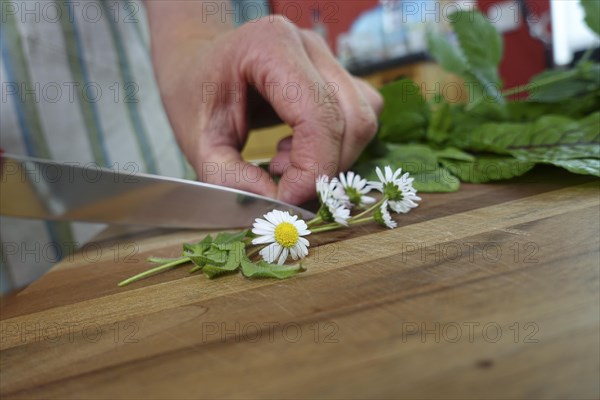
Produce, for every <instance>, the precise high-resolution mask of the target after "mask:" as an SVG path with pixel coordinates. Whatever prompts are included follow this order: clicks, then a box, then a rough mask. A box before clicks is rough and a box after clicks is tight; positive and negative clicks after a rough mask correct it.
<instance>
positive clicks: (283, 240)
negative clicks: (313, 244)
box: [275, 222, 299, 247]
mask: <svg viewBox="0 0 600 400" xmlns="http://www.w3.org/2000/svg"><path fill="white" fill-rule="evenodd" d="M298 236H299V235H298V229H296V227H295V226H294V225H293V224H291V223H289V222H282V223H280V224H279V225H277V227H276V228H275V240H276V241H277V243H279V244H280V245H282V246H283V247H292V246H293V245H295V244H296V242H297V241H298Z"/></svg>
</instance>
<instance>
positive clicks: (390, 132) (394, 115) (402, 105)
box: [379, 79, 429, 143]
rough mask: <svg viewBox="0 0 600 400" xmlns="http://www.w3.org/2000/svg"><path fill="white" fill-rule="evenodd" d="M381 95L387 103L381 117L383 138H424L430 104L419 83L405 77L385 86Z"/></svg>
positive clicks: (400, 140)
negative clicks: (422, 94)
mask: <svg viewBox="0 0 600 400" xmlns="http://www.w3.org/2000/svg"><path fill="white" fill-rule="evenodd" d="M381 95H382V96H383V99H384V107H383V110H382V112H381V115H380V117H379V121H380V128H379V138H380V139H381V140H384V141H386V142H393V143H404V142H410V141H414V140H420V139H422V138H423V137H424V136H425V130H426V128H427V124H428V119H429V108H428V106H427V102H426V101H425V99H424V98H423V97H422V96H421V92H420V90H419V87H418V86H417V85H416V84H415V83H414V82H413V81H411V80H409V79H404V80H400V81H398V82H394V83H391V84H389V85H386V86H384V87H383V88H382V89H381Z"/></svg>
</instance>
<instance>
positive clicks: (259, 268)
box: [241, 257, 304, 279]
mask: <svg viewBox="0 0 600 400" xmlns="http://www.w3.org/2000/svg"><path fill="white" fill-rule="evenodd" d="M241 265H242V274H243V275H244V276H245V277H246V278H276V279H286V278H289V277H291V276H294V275H296V274H298V273H299V272H302V271H304V270H303V269H302V263H299V264H296V265H277V264H269V263H267V262H264V261H259V262H257V263H254V262H252V261H250V260H249V259H248V258H247V257H243V258H242V262H241Z"/></svg>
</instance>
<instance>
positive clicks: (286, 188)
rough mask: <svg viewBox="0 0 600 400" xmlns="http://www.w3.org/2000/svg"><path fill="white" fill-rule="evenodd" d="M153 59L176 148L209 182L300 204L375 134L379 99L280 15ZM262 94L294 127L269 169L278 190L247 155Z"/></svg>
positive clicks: (188, 40) (184, 42)
mask: <svg viewBox="0 0 600 400" xmlns="http://www.w3.org/2000/svg"><path fill="white" fill-rule="evenodd" d="M151 22H152V21H151ZM165 56H166V58H164V57H165ZM154 59H155V69H156V74H157V78H158V82H159V86H160V89H161V96H162V99H163V103H164V105H165V108H166V110H167V113H168V116H169V119H170V121H171V124H172V126H173V129H174V131H175V134H176V136H177V139H178V142H179V144H180V146H181V148H182V149H183V151H184V153H185V155H186V157H187V158H188V160H189V161H190V163H191V164H192V165H193V167H194V168H195V170H196V172H197V173H198V176H199V178H200V179H201V180H203V181H206V182H209V183H215V184H223V185H226V186H230V187H236V188H239V189H243V190H248V191H251V192H255V193H259V194H263V195H266V196H271V197H278V198H279V199H281V200H283V201H286V202H290V203H296V204H297V203H301V202H304V201H306V200H308V199H310V198H312V197H314V194H315V193H314V192H315V189H314V181H315V178H316V176H317V175H320V174H327V175H330V176H331V175H333V174H335V173H337V172H338V171H340V170H345V169H347V168H349V167H350V166H351V165H352V164H353V163H354V161H355V160H356V159H357V157H358V156H359V154H360V152H361V151H362V149H363V148H364V147H365V146H366V145H367V144H368V143H369V141H370V140H371V139H372V138H373V136H374V134H375V133H376V130H377V114H378V113H379V111H380V109H381V108H382V99H381V97H380V95H379V94H378V93H377V92H376V91H375V90H374V89H373V88H371V87H370V86H369V85H368V84H366V83H365V82H363V81H361V80H358V79H355V78H353V77H351V76H350V75H349V74H348V73H347V72H346V71H345V70H344V69H343V68H342V67H341V65H340V64H339V63H338V62H337V61H336V60H335V58H334V57H333V55H332V54H331V52H330V51H329V49H328V48H327V45H326V44H325V42H324V41H323V40H322V39H321V38H320V37H319V36H318V35H317V34H315V33H314V32H311V31H305V30H301V29H298V28H297V27H296V26H294V25H293V24H292V23H290V22H288V21H287V20H286V19H284V18H283V17H280V16H267V17H264V18H262V19H260V20H257V21H256V22H253V23H248V24H246V25H244V26H242V27H240V28H238V29H236V30H232V31H227V32H224V33H221V34H218V35H216V36H215V37H214V38H212V39H208V40H207V39H206V38H205V37H203V36H196V35H186V36H180V40H178V42H177V43H171V47H170V48H169V50H168V51H167V52H164V51H163V52H162V57H161V58H160V59H159V58H157V57H156V54H155V57H154ZM256 93H258V94H259V95H260V96H254V94H256ZM261 97H262V100H264V101H266V103H268V104H269V105H270V107H272V110H273V111H274V112H275V113H276V115H277V116H278V117H279V118H280V119H281V120H282V121H283V122H285V123H287V124H288V125H289V126H290V127H291V128H292V129H293V136H292V137H290V138H286V139H284V140H282V141H281V142H280V143H279V146H278V152H277V155H276V156H275V157H274V158H273V160H272V162H271V173H273V174H277V175H281V180H280V182H279V185H276V184H275V183H274V181H273V179H272V178H271V176H270V175H269V174H268V173H266V172H265V171H264V170H262V169H260V168H259V167H256V166H254V165H251V164H249V163H247V162H244V161H243V160H242V157H241V155H240V151H241V149H242V148H243V146H244V144H245V142H246V139H247V135H248V131H249V130H250V129H251V128H252V127H253V126H254V125H253V124H252V120H250V118H249V116H250V115H249V114H253V112H252V110H255V108H256V107H255V106H256V105H257V102H256V101H257V100H258V99H260V98H261ZM267 114H271V113H269V112H266V113H263V114H262V115H261V117H263V118H260V119H264V117H266V115H267Z"/></svg>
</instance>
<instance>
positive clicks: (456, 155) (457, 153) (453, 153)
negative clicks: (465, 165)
mask: <svg viewBox="0 0 600 400" xmlns="http://www.w3.org/2000/svg"><path fill="white" fill-rule="evenodd" d="M435 155H436V157H437V158H438V159H442V158H446V159H450V160H459V161H475V156H473V155H471V154H469V153H465V152H464V151H462V150H459V149H457V148H456V147H446V148H445V149H442V150H436V151H435Z"/></svg>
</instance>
